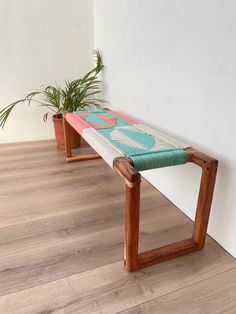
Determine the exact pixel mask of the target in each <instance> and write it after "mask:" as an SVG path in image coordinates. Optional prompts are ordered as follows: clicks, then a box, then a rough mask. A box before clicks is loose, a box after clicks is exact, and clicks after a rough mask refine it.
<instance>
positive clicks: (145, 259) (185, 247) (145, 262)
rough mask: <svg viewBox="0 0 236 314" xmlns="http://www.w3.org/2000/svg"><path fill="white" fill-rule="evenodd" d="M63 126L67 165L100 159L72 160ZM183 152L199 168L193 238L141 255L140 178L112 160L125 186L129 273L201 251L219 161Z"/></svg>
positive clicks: (125, 162)
mask: <svg viewBox="0 0 236 314" xmlns="http://www.w3.org/2000/svg"><path fill="white" fill-rule="evenodd" d="M63 126H64V137H65V155H66V160H67V162H72V161H82V160H90V159H96V158H100V156H99V155H98V154H88V155H83V156H76V157H73V156H72V150H71V145H70V138H69V133H70V132H69V129H70V128H71V126H70V124H69V123H68V122H67V121H66V119H65V118H63ZM185 151H186V152H187V154H188V162H192V163H194V164H196V165H198V166H199V167H201V168H202V175H201V182H200V189H199V196H198V202H197V208H196V216H195V222H194V227H193V234H192V237H191V238H188V239H186V240H182V241H179V242H175V243H171V244H169V245H166V246H163V247H160V248H157V249H153V250H150V251H147V252H143V253H139V252H138V242H139V215H140V184H141V175H140V173H139V172H138V171H137V170H136V169H135V168H134V167H133V161H132V160H131V159H129V158H123V157H118V158H115V159H114V163H113V168H114V169H115V170H116V171H117V172H118V173H119V174H120V175H121V176H122V178H123V179H124V181H125V183H126V204H125V240H124V263H125V266H126V269H127V270H128V271H135V270H138V269H140V268H143V267H146V266H149V265H152V264H156V263H159V262H162V261H165V260H168V259H171V258H174V257H177V256H180V255H184V254H187V253H191V252H194V251H197V250H201V249H203V247H204V244H205V239H206V234H207V226H208V221H209V215H210V210H211V203H212V197H213V192H214V186H215V179H216V173H217V166H218V161H217V160H216V159H214V158H212V157H209V156H207V155H205V154H203V153H201V152H199V151H197V150H195V149H192V148H191V149H190V148H188V149H186V150H185Z"/></svg>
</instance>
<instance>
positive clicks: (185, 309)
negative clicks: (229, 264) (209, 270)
mask: <svg viewBox="0 0 236 314" xmlns="http://www.w3.org/2000/svg"><path fill="white" fill-rule="evenodd" d="M235 291H236V269H235V268H234V269H232V270H229V271H226V272H224V273H223V274H219V275H216V276H214V277H212V278H210V279H208V280H202V281H200V282H197V283H195V284H193V285H190V286H189V287H186V288H183V289H180V290H178V291H176V292H173V293H171V294H168V295H166V296H163V297H160V298H158V299H155V300H153V301H150V302H147V303H144V304H142V305H139V306H135V307H133V308H131V309H129V310H125V311H122V312H121V313H123V314H152V313H153V314H154V313H155V314H163V313H165V314H172V313H176V314H189V313H194V314H223V313H228V314H235V312H236V298H235ZM183 300H184V302H183Z"/></svg>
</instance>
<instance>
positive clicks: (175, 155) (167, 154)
mask: <svg viewBox="0 0 236 314" xmlns="http://www.w3.org/2000/svg"><path fill="white" fill-rule="evenodd" d="M66 119H67V121H68V122H69V123H70V125H71V126H72V127H73V128H74V129H75V130H77V132H78V133H79V134H80V135H81V136H82V137H83V138H84V139H85V140H86V141H87V142H88V143H89V144H90V145H91V146H92V147H93V148H94V149H95V150H96V151H97V153H98V154H99V155H100V156H102V158H103V159H104V160H105V161H106V162H107V163H108V164H109V165H110V166H111V167H113V161H114V159H115V158H117V157H126V158H130V159H132V161H133V164H134V168H135V169H137V170H138V171H141V170H148V169H153V168H161V167H167V166H173V165H180V164H184V163H186V162H187V154H186V152H185V151H184V149H186V148H188V147H190V146H189V145H188V144H185V143H183V142H181V141H178V140H176V139H174V138H171V137H170V136H167V135H165V134H162V133H160V132H157V131H156V130H154V129H152V128H150V127H147V126H145V125H144V124H140V123H138V122H136V121H134V120H132V119H130V118H127V117H125V116H123V115H122V114H120V113H118V112H115V111H102V110H93V111H86V112H84V111H80V112H76V113H68V114H67V115H66Z"/></svg>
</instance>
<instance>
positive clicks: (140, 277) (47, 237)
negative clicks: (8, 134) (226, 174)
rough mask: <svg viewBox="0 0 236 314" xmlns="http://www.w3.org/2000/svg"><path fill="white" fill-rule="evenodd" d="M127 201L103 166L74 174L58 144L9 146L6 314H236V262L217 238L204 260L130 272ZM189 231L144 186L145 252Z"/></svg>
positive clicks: (3, 207)
mask: <svg viewBox="0 0 236 314" xmlns="http://www.w3.org/2000/svg"><path fill="white" fill-rule="evenodd" d="M83 150H84V151H86V150H88V148H86V147H84V148H83ZM123 192H124V183H123V180H122V179H121V178H120V177H119V176H118V175H116V174H115V173H114V172H113V171H112V170H111V169H110V168H109V167H108V166H107V165H106V164H105V163H104V162H103V161H102V160H92V161H84V162H81V163H71V164H66V163H65V162H64V157H63V151H59V150H56V149H55V144H54V142H53V141H42V142H32V143H21V144H20V143H19V144H11V145H9V144H8V145H5V144H4V145H1V146H0V314H18V313H24V314H28V313H29V314H40V313H41V314H49V313H57V314H59V313H60V314H62V313H63V314H64V313H72V314H77V313H109V314H110V313H126V314H136V313H148V314H150V313H164V314H165V313H181V314H185V313H186V314H191V313H194V314H196V313H201V314H202V313H203V314H204V313H206V314H211V313H212V314H217V313H232V314H235V313H236V261H235V260H234V259H233V257H232V256H230V255H229V254H228V253H227V252H226V251H224V250H223V249H222V248H221V247H220V246H219V245H218V244H217V243H215V242H214V241H213V240H212V239H210V238H208V239H207V243H206V248H205V250H204V251H201V252H197V253H192V254H189V255H186V256H183V257H179V258H176V259H174V260H171V261H168V262H164V263H161V264H158V265H155V266H152V267H148V268H145V269H143V270H141V271H138V272H135V273H128V272H127V271H126V270H125V268H124V267H123V233H124V228H123V223H124V217H123V207H124V194H123ZM222 210H223V208H222ZM191 228H192V222H191V221H190V220H189V219H188V218H187V217H186V216H184V215H183V214H182V213H181V212H180V211H179V210H177V209H176V208H175V207H174V206H173V205H172V204H171V203H170V202H169V201H168V200H166V199H165V198H164V197H163V196H162V195H160V194H159V193H158V192H157V191H155V190H154V189H153V188H152V187H151V186H150V185H149V184H147V183H145V182H144V184H143V190H142V212H141V232H140V236H141V239H140V240H141V244H140V250H147V249H151V248H154V247H157V246H159V245H160V246H161V245H163V244H167V243H169V242H171V241H177V240H180V239H183V238H185V237H188V236H189V235H190V234H191Z"/></svg>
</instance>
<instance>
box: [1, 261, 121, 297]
mask: <svg viewBox="0 0 236 314" xmlns="http://www.w3.org/2000/svg"><path fill="white" fill-rule="evenodd" d="M119 262H122V261H121V260H117V261H114V262H112V263H108V264H104V265H100V266H98V267H93V268H91V269H87V270H85V271H81V272H78V273H75V274H73V275H70V276H65V277H61V278H58V279H56V280H51V281H48V282H45V283H42V284H40V285H35V286H32V287H28V288H26V289H23V290H18V291H15V292H11V293H7V294H4V295H1V296H0V300H1V298H3V297H6V296H10V295H14V294H17V293H20V292H23V291H27V290H30V289H33V288H36V287H43V286H45V285H48V284H51V283H55V282H57V281H60V280H64V279H69V278H71V277H74V276H78V275H84V274H86V273H89V272H91V271H93V270H95V269H96V270H97V269H99V268H102V267H104V266H109V265H112V264H116V263H119Z"/></svg>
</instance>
